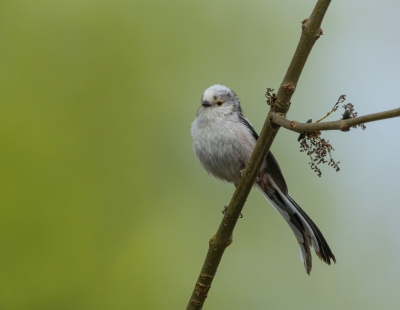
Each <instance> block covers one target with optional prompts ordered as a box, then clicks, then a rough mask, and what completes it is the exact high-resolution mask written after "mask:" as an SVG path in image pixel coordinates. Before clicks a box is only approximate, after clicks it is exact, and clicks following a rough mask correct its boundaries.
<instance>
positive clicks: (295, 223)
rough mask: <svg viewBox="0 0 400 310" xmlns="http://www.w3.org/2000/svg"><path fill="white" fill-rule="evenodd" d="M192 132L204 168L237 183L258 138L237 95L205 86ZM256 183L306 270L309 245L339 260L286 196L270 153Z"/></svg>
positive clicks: (309, 260) (328, 258) (323, 257)
mask: <svg viewBox="0 0 400 310" xmlns="http://www.w3.org/2000/svg"><path fill="white" fill-rule="evenodd" d="M191 134H192V137H193V147H194V152H195V153H196V156H197V158H198V159H199V161H200V163H201V165H202V166H203V167H204V169H205V170H206V171H207V172H208V173H210V174H212V175H213V176H214V177H216V178H217V179H220V180H223V181H227V182H230V183H233V184H234V185H235V186H237V185H238V184H239V181H240V178H241V175H242V171H243V169H244V168H245V167H246V165H247V163H248V162H249V159H250V156H251V153H252V151H253V149H254V146H255V144H256V141H257V139H258V134H257V132H256V131H255V130H254V128H253V126H252V125H251V123H250V122H249V120H248V119H247V118H246V117H245V116H244V115H243V111H242V108H241V106H240V102H239V98H238V97H237V95H236V94H235V93H234V92H233V91H232V90H231V89H229V88H228V87H226V86H223V85H214V86H211V87H209V88H208V89H206V90H205V92H204V94H203V96H202V98H201V105H200V107H199V109H198V111H197V114H196V119H195V120H194V122H193V123H192V127H191ZM254 185H255V187H257V188H258V189H259V190H260V191H261V192H262V194H263V195H264V197H265V198H266V199H267V200H268V201H269V202H270V203H271V204H272V206H273V207H274V208H275V209H276V210H277V211H278V212H279V214H281V215H282V217H283V218H284V219H285V221H286V222H287V223H288V224H289V226H290V228H291V229H292V231H293V233H294V235H295V237H296V239H297V242H298V243H299V247H300V254H301V255H300V257H301V260H302V261H303V263H304V267H305V269H306V272H307V273H308V274H310V272H311V267H312V258H311V250H310V247H313V248H314V250H315V252H316V254H317V255H318V257H319V258H320V259H321V260H322V261H324V262H325V263H327V264H329V265H330V264H331V260H333V261H334V262H336V260H335V256H334V255H333V253H332V251H331V249H330V248H329V245H328V243H327V242H326V240H325V238H324V236H323V235H322V233H321V231H320V230H319V229H318V227H317V225H315V223H314V222H313V221H312V220H311V219H310V218H309V216H308V215H307V214H306V213H305V212H304V211H303V210H302V209H301V208H300V206H299V205H298V204H297V203H296V202H295V201H294V200H293V199H292V198H291V197H290V196H289V195H288V188H287V185H286V182H285V179H284V178H283V175H282V172H281V169H280V168H279V165H278V163H277V161H276V160H275V158H274V156H273V155H272V153H271V152H269V153H268V155H267V156H266V158H265V161H264V163H263V166H262V168H261V170H260V172H259V174H258V177H257V179H256V182H255V184H254Z"/></svg>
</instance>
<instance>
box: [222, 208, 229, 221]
mask: <svg viewBox="0 0 400 310" xmlns="http://www.w3.org/2000/svg"><path fill="white" fill-rule="evenodd" d="M227 209H228V206H224V210H222V214H223V215H224V217H226V218H228V216H227V215H226V210H227Z"/></svg>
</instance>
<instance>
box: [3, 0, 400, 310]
mask: <svg viewBox="0 0 400 310" xmlns="http://www.w3.org/2000/svg"><path fill="white" fill-rule="evenodd" d="M313 4H314V1H304V3H303V1H302V2H301V3H300V2H299V1H294V0H292V1H285V3H283V2H281V1H269V2H265V1H250V2H240V1H226V0H225V1H202V2H190V1H189V2H188V1H182V0H178V1H172V2H170V1H137V0H136V1H126V0H116V1H94V0H80V1H77V0H71V1H54V0H53V1H49V0H47V1H46V0H42V1H27V0H25V1H1V2H0V37H1V38H2V44H1V48H0V67H1V70H0V92H1V102H0V145H1V151H0V171H1V175H2V177H1V179H0V206H1V209H0V210H1V211H0V212H1V213H0V235H1V238H0V253H1V255H0V309H5V310H8V309H41V310H46V309H49V310H50V309H58V310H61V309H179V308H181V309H183V308H184V307H185V306H186V303H187V301H188V299H189V296H190V294H191V291H192V288H193V286H194V284H195V279H196V277H197V275H198V272H199V270H200V267H201V264H202V262H203V258H204V255H205V253H206V250H207V240H208V238H209V237H211V235H212V234H213V233H214V232H215V230H216V228H217V226H218V224H219V221H220V217H221V216H222V215H221V210H222V208H223V206H224V205H225V204H227V203H228V202H229V199H230V195H231V193H232V191H233V188H232V187H230V186H226V185H225V186H224V185H223V184H222V183H219V182H217V181H215V180H213V179H212V178H210V177H209V176H207V175H206V173H204V172H203V171H202V170H201V167H200V166H199V165H198V163H196V160H195V159H194V156H193V155H192V149H191V138H190V134H189V128H190V122H191V121H192V120H193V118H194V115H195V111H196V109H197V105H198V104H199V99H200V96H201V93H202V91H203V90H204V89H205V88H207V87H208V86H210V85H211V84H214V83H223V84H227V85H228V86H230V87H232V88H233V89H234V90H236V92H237V93H238V94H239V96H240V97H241V99H242V103H243V106H244V109H245V111H246V112H247V113H248V114H247V115H248V116H249V115H250V116H251V117H250V119H252V122H253V124H254V125H255V127H256V128H261V124H262V122H263V118H264V116H265V113H266V111H267V107H266V104H265V102H264V100H265V98H264V97H263V96H264V94H263V93H264V91H265V89H266V87H267V86H269V87H277V85H279V82H280V80H281V79H282V77H283V74H284V72H285V70H286V67H287V65H288V62H289V61H290V58H291V55H292V52H293V50H294V47H295V46H296V44H297V40H298V35H299V32H300V27H299V25H300V21H301V20H302V19H303V18H304V17H306V16H308V15H309V13H310V12H311V9H312V6H313ZM289 8H290V9H289ZM329 14H331V15H329ZM335 18H337V19H340V17H339V13H338V12H337V11H336V13H335V11H332V12H330V11H328V17H327V19H328V20H327V24H328V25H330V23H334V22H335V20H336V19H335ZM333 29H334V27H333V26H331V27H330V30H331V33H332V32H333ZM325 39H326V38H325V36H324V40H325ZM331 44H335V43H334V42H333V43H331ZM317 45H320V42H318V44H317ZM329 46H331V45H328V47H329ZM322 49H323V46H319V47H316V50H315V51H313V54H312V56H313V57H311V60H310V62H309V64H308V65H307V66H309V68H310V69H307V70H305V71H306V72H305V73H304V74H305V76H306V77H307V74H308V76H309V78H308V79H307V78H306V80H305V81H309V82H315V80H313V79H315V74H314V75H312V73H314V72H318V74H321V75H322V76H324V74H323V73H320V70H321V67H320V64H321V62H320V58H319V57H321V56H318V55H321V53H322V52H321V51H322ZM324 51H325V52H329V48H327V47H326V46H325V47H324ZM333 52H334V50H333ZM332 54H333V53H332ZM325 69H327V68H325ZM310 74H311V76H310ZM319 78H322V77H319ZM319 78H318V79H319ZM305 81H304V80H302V82H301V85H300V86H306V85H308V83H307V82H305ZM322 81H323V80H322ZM332 83H333V82H332ZM341 86H343V84H341ZM306 89H307V88H306ZM324 91H326V90H324V89H322V90H321V94H320V96H325V95H326V94H325V93H324ZM331 91H332V93H329V96H331V97H329V98H331V99H335V98H336V97H337V95H339V94H341V93H342V92H343V91H344V90H343V89H342V90H336V89H334V90H331ZM314 95H315V96H318V95H317V94H314ZM297 98H302V97H301V96H299V97H297ZM314 99H315V98H314ZM298 100H300V101H301V99H298ZM328 101H329V99H328ZM309 103H310V104H312V102H311V101H310V102H309ZM330 105H331V103H329V102H328V104H327V105H326V106H330ZM321 110H322V111H323V112H322V114H323V113H324V112H325V110H326V108H324V106H322V107H321ZM360 112H361V109H360ZM320 114H321V113H320ZM301 117H303V118H304V119H306V117H307V118H308V116H306V115H304V116H301ZM310 117H314V116H311V115H310ZM371 127H372V126H371ZM371 130H372V129H371ZM279 141H288V142H287V145H286V146H285V148H283V147H284V143H282V142H279ZM289 148H292V149H293V148H294V150H295V151H296V152H297V150H298V149H296V148H298V145H297V144H296V135H291V134H290V133H282V134H280V136H279V137H278V140H277V143H276V145H274V150H275V151H276V152H277V154H278V155H279V156H278V157H279V159H280V162H281V165H282V167H283V170H284V171H291V174H289V177H288V178H289V180H288V183H289V184H291V185H292V186H291V192H292V193H293V192H294V194H293V196H294V197H296V200H298V201H299V203H300V204H301V205H305V204H306V206H305V209H306V210H308V212H309V213H310V214H312V217H313V218H314V219H315V221H316V222H317V223H318V224H319V226H320V227H321V230H323V231H324V233H325V235H326V237H327V239H328V240H329V241H330V244H331V247H332V248H333V249H334V252H335V254H336V257H337V258H338V262H339V263H338V264H337V265H336V266H331V267H327V266H324V265H323V264H322V263H320V262H318V261H317V259H316V256H314V259H315V264H314V265H315V266H314V270H313V274H312V276H311V278H310V277H307V276H306V275H305V272H304V270H303V267H302V265H301V263H300V262H299V260H298V257H297V256H298V253H297V246H296V243H295V240H294V238H293V236H292V234H291V232H290V230H289V229H288V228H287V227H286V226H285V224H284V223H283V221H282V220H281V219H280V218H279V216H278V215H277V214H276V213H274V212H273V211H272V208H270V207H266V205H267V203H266V202H265V201H264V200H263V199H262V197H261V195H256V194H257V193H256V194H251V196H250V197H249V201H248V205H247V206H246V209H245V211H244V214H245V217H244V219H243V220H241V221H240V225H238V227H237V230H236V232H235V237H234V243H233V245H232V246H231V247H230V248H229V249H228V250H227V252H226V255H225V256H224V259H223V262H222V264H221V267H220V269H219V271H218V275H217V278H216V279H215V282H214V286H213V289H212V290H211V293H210V296H209V300H208V301H207V302H206V306H205V308H206V309H264V308H266V307H267V308H268V307H270V308H273V309H289V308H294V307H296V308H300V309H338V308H344V309H347V308H350V307H351V308H352V309H375V308H376V307H377V306H378V305H379V306H380V307H383V308H386V309H389V308H390V307H391V305H393V300H394V298H395V297H396V298H397V295H395V289H394V288H395V287H396V285H395V284H399V282H398V281H399V280H398V279H399V277H395V276H394V275H393V274H392V273H390V272H389V271H386V273H385V272H383V273H381V272H378V271H377V272H376V273H373V272H372V273H369V272H370V270H369V267H368V264H371V260H372V257H371V256H368V255H370V254H368V253H369V252H367V250H368V249H369V245H368V244H365V245H363V246H361V245H360V248H359V250H360V251H365V253H366V256H365V262H364V265H363V264H360V265H358V263H359V260H357V259H356V258H353V260H352V252H347V251H348V250H349V249H350V250H351V249H352V250H354V242H353V241H351V240H348V243H346V242H344V241H345V240H344V239H343V234H342V233H341V231H346V229H351V228H352V227H353V226H352V225H351V223H350V222H346V218H344V216H343V211H340V210H341V209H335V206H337V205H340V203H338V201H337V200H333V199H331V198H330V197H333V196H332V195H331V194H332V193H331V192H329V184H331V183H330V182H334V181H335V180H339V177H338V176H336V175H334V174H333V173H331V174H329V173H328V172H327V174H326V175H327V179H325V180H324V181H319V180H317V179H316V177H314V176H313V174H312V172H311V171H308V170H309V169H308V167H307V159H305V158H302V157H301V156H300V155H299V154H296V156H298V157H296V158H298V159H296V160H295V161H294V160H293V159H292V158H293V157H292V156H291V154H293V153H288V151H287V150H288V149H289ZM359 155H361V154H359ZM342 156H345V153H343V154H342ZM297 162H299V163H302V165H297V164H296V163H297ZM342 162H343V161H342ZM299 166H302V168H299ZM299 169H300V170H299ZM301 169H303V170H301ZM303 176H306V177H307V179H308V180H309V182H308V183H307V182H304V181H303V178H304V177H303ZM329 177H330V178H332V179H331V180H329ZM335 178H336V179H335ZM332 180H333V181H332ZM299 183H300V184H299ZM293 184H299V185H298V186H297V187H296V186H293ZM324 188H326V189H327V190H323V189H324ZM323 201H324V203H325V205H324V207H323V208H322V209H323V210H322V211H321V212H318V208H320V209H321V207H320V204H321V203H322V202H323ZM255 208H256V209H255ZM339 222H341V223H342V224H341V225H342V226H341V228H340V231H337V230H338V225H339ZM354 231H356V230H354ZM354 231H353V232H354ZM376 237H377V238H378V237H379V238H382V236H380V235H379V234H378V235H377V236H376ZM361 238H362V236H360V240H361ZM380 240H381V239H380ZM341 242H342V243H343V245H342V248H341V247H340V246H341V245H340V243H341ZM346 246H347V247H346ZM383 247H384V246H383V245H382V248H381V250H382V251H385V252H387V248H385V249H383ZM391 248H392V249H396V251H398V248H399V247H398V245H395V246H392V247H391ZM354 252H356V251H354ZM354 252H353V253H354ZM358 254H359V253H358ZM366 257H369V259H370V260H369V263H368V262H367V258H366ZM363 258H364V257H363ZM380 258H381V257H380ZM394 261H395V259H393V262H392V261H391V260H389V261H388V259H386V263H387V264H389V265H390V264H392V263H393V264H394ZM355 266H356V267H357V268H358V269H357V270H356V271H354V268H355ZM351 271H353V273H350V272H351ZM368 274H369V276H372V274H373V275H374V278H373V279H372V280H373V281H375V282H374V283H376V286H375V284H372V282H369V281H370V280H371V279H369V278H368ZM378 274H379V275H382V276H381V277H379V276H378ZM388 283H391V284H390V285H389V284H388ZM378 286H379V287H381V288H382V291H380V293H379V294H382V295H379V296H381V298H374V297H373V295H370V294H369V292H376V291H377V287H378ZM397 286H398V285H397ZM378 291H379V290H378ZM375 297H376V296H375ZM385 305H386V307H385Z"/></svg>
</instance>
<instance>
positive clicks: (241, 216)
mask: <svg viewBox="0 0 400 310" xmlns="http://www.w3.org/2000/svg"><path fill="white" fill-rule="evenodd" d="M227 209H228V206H224V210H222V214H223V215H224V217H226V218H228V216H227V215H226V210H227ZM239 218H240V219H241V218H243V214H242V213H240V215H239Z"/></svg>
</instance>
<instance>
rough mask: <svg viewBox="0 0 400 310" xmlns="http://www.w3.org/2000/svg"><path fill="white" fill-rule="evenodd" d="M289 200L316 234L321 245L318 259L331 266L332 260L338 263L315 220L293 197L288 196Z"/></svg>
mask: <svg viewBox="0 0 400 310" xmlns="http://www.w3.org/2000/svg"><path fill="white" fill-rule="evenodd" d="M287 198H289V200H290V202H291V203H292V204H293V205H294V206H295V208H296V209H297V211H299V213H300V214H301V215H302V216H303V218H304V219H305V220H306V221H307V223H308V225H310V227H311V229H312V231H313V232H314V235H315V237H316V238H317V242H318V245H319V251H318V252H317V251H316V252H315V253H316V254H317V255H318V257H319V258H320V259H321V260H322V261H324V262H325V263H327V264H328V265H330V264H331V259H332V260H333V262H334V263H336V258H335V255H333V253H332V250H331V248H330V247H329V245H328V242H326V240H325V237H324V235H323V234H322V232H321V231H320V230H319V228H318V226H317V225H315V223H314V222H313V220H312V219H311V218H310V217H309V216H308V215H307V213H305V212H304V210H303V209H302V208H300V206H299V205H298V204H297V203H296V201H294V200H293V198H292V197H290V196H289V195H288V196H287Z"/></svg>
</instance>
